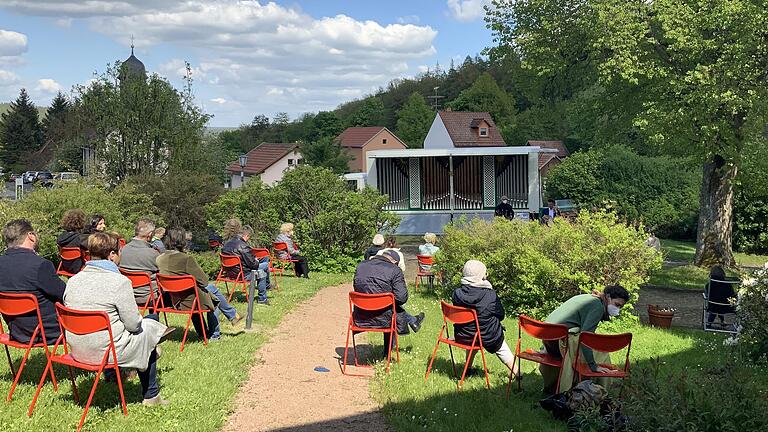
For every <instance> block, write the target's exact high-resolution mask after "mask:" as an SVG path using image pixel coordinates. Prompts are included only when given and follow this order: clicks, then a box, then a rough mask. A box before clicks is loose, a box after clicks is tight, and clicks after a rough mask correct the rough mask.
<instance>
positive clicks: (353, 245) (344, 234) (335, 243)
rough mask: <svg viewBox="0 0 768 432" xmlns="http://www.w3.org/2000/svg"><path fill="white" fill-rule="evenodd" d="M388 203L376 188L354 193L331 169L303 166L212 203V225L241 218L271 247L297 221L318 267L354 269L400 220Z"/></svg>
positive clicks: (303, 246)
mask: <svg viewBox="0 0 768 432" xmlns="http://www.w3.org/2000/svg"><path fill="white" fill-rule="evenodd" d="M385 203H386V197H384V196H383V195H381V194H379V193H378V192H377V191H375V190H373V189H370V188H367V189H365V190H363V191H361V192H356V191H350V190H349V189H348V188H347V185H346V183H345V182H344V180H342V179H341V178H340V177H339V176H338V175H336V174H334V173H333V172H331V171H330V170H327V169H324V168H317V167H309V166H301V167H298V168H296V169H293V170H291V171H289V172H287V173H286V174H285V176H284V177H283V179H282V180H281V181H280V182H278V183H277V184H275V185H274V186H273V187H267V186H265V185H264V184H263V183H261V182H260V181H257V180H250V181H248V182H247V183H246V184H245V186H244V187H242V188H239V189H235V190H232V191H229V192H227V193H226V194H224V195H222V196H221V197H220V198H219V199H218V200H216V201H215V202H213V203H211V204H209V205H208V206H207V214H208V226H209V227H210V228H211V229H214V230H217V231H218V230H221V228H222V226H223V225H224V221H226V220H227V219H229V218H231V217H237V218H239V219H240V220H241V221H242V222H243V223H244V224H249V225H251V226H252V227H253V228H254V230H255V231H256V233H255V237H256V239H255V242H256V243H260V244H261V245H263V246H271V244H272V240H273V239H274V238H275V236H276V235H277V233H278V229H279V227H280V224H281V223H283V222H292V223H293V224H294V225H295V231H296V241H297V243H298V244H299V245H300V248H301V250H302V254H304V255H306V256H307V257H308V258H309V260H310V267H311V268H312V269H313V270H324V271H352V270H354V268H355V265H356V264H357V262H359V258H360V256H361V252H362V251H363V250H364V249H365V247H366V246H368V244H369V243H370V241H371V238H372V237H373V235H374V234H375V233H376V232H377V231H381V230H389V229H393V228H394V227H395V226H396V224H397V220H398V219H397V216H395V215H393V214H391V213H388V212H384V211H382V210H381V209H382V207H383V206H384V204H385Z"/></svg>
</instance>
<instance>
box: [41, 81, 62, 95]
mask: <svg viewBox="0 0 768 432" xmlns="http://www.w3.org/2000/svg"><path fill="white" fill-rule="evenodd" d="M61 89H62V87H61V84H59V83H57V82H56V81H55V80H53V79H51V78H43V79H39V80H37V87H35V90H37V91H39V92H42V93H56V92H58V91H61Z"/></svg>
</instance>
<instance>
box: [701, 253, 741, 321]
mask: <svg viewBox="0 0 768 432" xmlns="http://www.w3.org/2000/svg"><path fill="white" fill-rule="evenodd" d="M709 279H710V281H709V282H707V287H705V290H706V291H707V292H708V294H709V296H708V298H709V301H710V303H709V304H708V305H707V312H708V313H707V327H711V326H712V324H713V323H714V322H715V317H717V318H719V319H720V326H722V327H725V314H734V313H736V307H735V306H733V305H731V304H730V303H731V299H733V298H735V297H736V292H735V291H734V289H733V286H734V284H731V283H728V279H727V278H726V276H725V271H724V270H723V268H722V267H721V266H719V265H714V266H712V269H711V270H710V272H709ZM713 303H719V304H713Z"/></svg>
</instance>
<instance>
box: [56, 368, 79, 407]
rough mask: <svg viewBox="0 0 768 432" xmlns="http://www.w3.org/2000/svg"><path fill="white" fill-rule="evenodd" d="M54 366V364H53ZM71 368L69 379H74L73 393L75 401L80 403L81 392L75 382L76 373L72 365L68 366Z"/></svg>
mask: <svg viewBox="0 0 768 432" xmlns="http://www.w3.org/2000/svg"><path fill="white" fill-rule="evenodd" d="M51 367H53V365H51ZM67 369H68V370H69V380H70V381H72V394H73V395H74V397H75V403H76V404H78V405H80V394H78V392H77V384H75V373H74V372H72V366H67Z"/></svg>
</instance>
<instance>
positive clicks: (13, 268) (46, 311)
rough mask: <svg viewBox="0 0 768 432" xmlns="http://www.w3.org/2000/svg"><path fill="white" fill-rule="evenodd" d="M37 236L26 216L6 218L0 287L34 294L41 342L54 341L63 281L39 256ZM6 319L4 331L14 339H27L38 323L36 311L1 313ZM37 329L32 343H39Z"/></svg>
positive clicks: (8, 291) (23, 340)
mask: <svg viewBox="0 0 768 432" xmlns="http://www.w3.org/2000/svg"><path fill="white" fill-rule="evenodd" d="M39 241H40V239H39V238H38V236H37V233H36V232H35V230H34V229H33V228H32V224H31V223H29V221H28V220H26V219H16V220H12V221H10V222H8V223H7V224H6V225H5V227H4V228H3V242H4V243H5V245H6V247H7V248H8V249H6V251H5V253H4V254H3V255H0V274H2V275H3V277H0V291H2V292H5V293H12V294H27V293H29V294H34V295H35V297H37V304H38V305H39V306H40V316H41V318H42V319H43V323H42V324H43V331H44V332H45V342H46V343H47V344H48V345H53V344H54V343H56V339H58V337H59V336H60V335H61V329H60V328H59V319H58V318H57V317H56V308H55V307H54V304H56V303H57V302H61V301H62V300H63V298H64V287H65V285H64V282H63V281H62V280H61V279H59V277H58V276H56V268H55V267H54V266H53V263H52V262H50V261H48V260H47V259H45V258H43V257H41V256H39V255H38V254H37V253H36V250H37V248H38V246H39ZM4 318H5V322H6V323H8V333H9V334H10V335H11V339H12V340H14V341H16V342H21V343H24V344H26V343H29V340H30V339H31V338H32V333H33V332H34V331H35V327H37V325H38V324H40V323H39V322H38V320H37V314H28V315H20V316H15V317H4ZM42 342H43V339H42V337H40V333H38V334H37V337H36V338H35V343H42Z"/></svg>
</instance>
